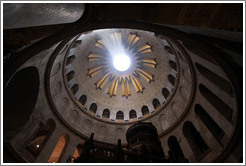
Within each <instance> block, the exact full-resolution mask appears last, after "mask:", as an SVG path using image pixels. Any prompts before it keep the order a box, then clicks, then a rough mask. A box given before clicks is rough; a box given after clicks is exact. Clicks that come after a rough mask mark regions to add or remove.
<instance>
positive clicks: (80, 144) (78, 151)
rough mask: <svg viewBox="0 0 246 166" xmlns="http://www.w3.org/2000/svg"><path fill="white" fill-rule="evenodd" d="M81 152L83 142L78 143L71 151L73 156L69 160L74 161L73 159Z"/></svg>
mask: <svg viewBox="0 0 246 166" xmlns="http://www.w3.org/2000/svg"><path fill="white" fill-rule="evenodd" d="M82 152H83V144H82V143H79V144H78V145H77V146H76V148H75V150H74V153H73V157H72V159H71V162H72V163H74V159H77V158H78V157H79V156H80V155H81V154H82Z"/></svg>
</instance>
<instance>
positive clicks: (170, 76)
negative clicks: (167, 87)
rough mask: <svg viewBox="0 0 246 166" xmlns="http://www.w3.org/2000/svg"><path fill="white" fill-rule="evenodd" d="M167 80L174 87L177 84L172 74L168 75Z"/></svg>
mask: <svg viewBox="0 0 246 166" xmlns="http://www.w3.org/2000/svg"><path fill="white" fill-rule="evenodd" d="M167 79H168V81H169V82H170V83H171V84H172V85H173V86H174V84H175V77H174V76H173V75H171V74H168V76H167Z"/></svg>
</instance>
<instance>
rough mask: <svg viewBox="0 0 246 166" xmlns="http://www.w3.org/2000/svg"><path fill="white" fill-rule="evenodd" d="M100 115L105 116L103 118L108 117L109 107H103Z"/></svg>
mask: <svg viewBox="0 0 246 166" xmlns="http://www.w3.org/2000/svg"><path fill="white" fill-rule="evenodd" d="M102 116H103V117H105V118H109V117H110V111H109V109H107V108H106V109H104V110H103V114H102Z"/></svg>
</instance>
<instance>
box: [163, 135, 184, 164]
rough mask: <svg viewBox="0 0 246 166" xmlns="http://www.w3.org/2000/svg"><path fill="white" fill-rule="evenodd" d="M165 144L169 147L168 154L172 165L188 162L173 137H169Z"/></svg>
mask: <svg viewBox="0 0 246 166" xmlns="http://www.w3.org/2000/svg"><path fill="white" fill-rule="evenodd" d="M167 143H168V147H169V151H168V154H169V158H170V159H171V162H172V163H184V162H188V160H187V159H186V158H185V156H184V153H183V151H182V149H181V147H180V146H179V143H178V141H177V138H176V137H175V136H170V137H169V138H168V140H167Z"/></svg>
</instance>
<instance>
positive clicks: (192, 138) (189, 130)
mask: <svg viewBox="0 0 246 166" xmlns="http://www.w3.org/2000/svg"><path fill="white" fill-rule="evenodd" d="M194 111H195V114H196V116H197V117H198V118H199V119H200V121H201V122H202V123H203V124H204V125H205V126H206V128H207V129H208V130H209V131H210V133H211V134H212V135H213V136H214V138H215V139H216V140H217V141H218V142H220V141H221V139H222V137H223V135H224V132H223V130H222V129H221V128H220V127H219V125H218V124H217V123H216V122H215V121H214V120H213V118H212V117H211V116H210V115H209V114H208V113H207V111H206V110H205V109H204V108H203V107H202V106H201V105H200V104H196V105H195V108H194ZM183 134H184V136H185V138H186V140H187V142H188V144H189V146H190V147H191V149H192V151H193V153H194V155H195V156H196V158H197V160H200V159H201V158H202V157H203V155H204V154H206V152H208V151H209V149H210V148H209V146H208V145H207V144H206V142H205V141H204V140H203V138H202V136H201V135H200V133H199V132H198V131H197V129H196V128H195V126H194V125H193V124H192V122H190V121H186V122H185V123H184V125H183ZM168 146H169V152H168V154H169V157H170V159H171V160H172V161H173V162H188V160H187V159H186V158H185V157H184V154H183V151H182V149H181V148H180V146H179V143H178V141H177V139H176V137H175V136H171V137H169V139H168Z"/></svg>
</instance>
